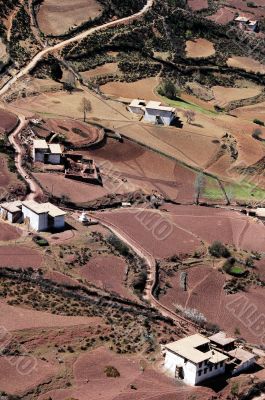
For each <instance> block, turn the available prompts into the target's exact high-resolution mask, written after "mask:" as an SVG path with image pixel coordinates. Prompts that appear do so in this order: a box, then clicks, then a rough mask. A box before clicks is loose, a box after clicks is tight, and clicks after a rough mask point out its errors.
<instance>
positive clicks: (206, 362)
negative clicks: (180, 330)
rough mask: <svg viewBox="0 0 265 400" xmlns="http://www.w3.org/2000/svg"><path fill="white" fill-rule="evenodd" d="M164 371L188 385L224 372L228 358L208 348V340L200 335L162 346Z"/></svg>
mask: <svg viewBox="0 0 265 400" xmlns="http://www.w3.org/2000/svg"><path fill="white" fill-rule="evenodd" d="M164 355H165V364H164V365H165V369H166V370H167V372H169V373H170V375H172V376H174V377H175V378H178V379H181V380H183V382H185V383H186V384H188V385H193V386H194V385H197V384H198V383H200V382H202V381H205V380H206V379H209V378H212V377H214V376H216V375H220V374H223V373H224V372H225V361H226V360H227V359H228V356H226V355H224V354H222V353H220V352H219V351H217V350H214V349H212V348H211V347H210V340H209V339H208V338H206V337H204V336H202V335H200V334H195V335H192V336H188V337H186V338H184V339H180V340H177V341H176V342H172V343H169V344H167V345H165V346H164Z"/></svg>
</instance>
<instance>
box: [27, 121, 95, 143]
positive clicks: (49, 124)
mask: <svg viewBox="0 0 265 400" xmlns="http://www.w3.org/2000/svg"><path fill="white" fill-rule="evenodd" d="M34 131H35V132H36V133H37V134H38V136H41V137H44V138H45V137H47V136H48V135H50V133H51V132H54V133H58V134H60V135H62V136H64V137H65V138H66V140H67V141H68V142H69V143H71V144H72V145H73V146H82V145H87V144H92V143H95V142H97V141H98V140H99V139H100V138H101V137H102V132H101V130H100V129H99V128H98V127H96V126H93V125H88V124H85V123H83V122H79V121H75V120H72V119H70V118H69V119H48V120H46V121H45V122H44V123H42V125H41V127H36V128H34Z"/></svg>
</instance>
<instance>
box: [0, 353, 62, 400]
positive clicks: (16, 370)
mask: <svg viewBox="0 0 265 400" xmlns="http://www.w3.org/2000/svg"><path fill="white" fill-rule="evenodd" d="M0 370H1V375H0V390H1V391H3V392H6V393H8V394H11V395H18V394H23V393H25V392H28V391H30V390H31V389H34V388H35V387H36V386H38V385H40V384H41V383H43V382H45V381H47V380H50V379H51V378H52V377H53V376H54V375H56V373H57V372H58V367H57V366H56V365H52V364H51V363H49V362H47V361H43V360H39V359H37V358H35V357H30V356H20V357H14V356H2V357H0ZM10 377H12V379H10Z"/></svg>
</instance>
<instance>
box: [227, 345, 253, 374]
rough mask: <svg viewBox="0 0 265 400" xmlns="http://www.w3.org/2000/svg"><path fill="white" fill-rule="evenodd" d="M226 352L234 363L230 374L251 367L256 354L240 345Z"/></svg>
mask: <svg viewBox="0 0 265 400" xmlns="http://www.w3.org/2000/svg"><path fill="white" fill-rule="evenodd" d="M228 354H229V356H230V357H231V359H232V360H231V362H232V363H233V364H234V368H233V371H232V375H236V374H239V373H240V372H242V371H245V370H247V369H249V368H251V367H253V366H254V365H255V363H256V356H255V355H254V354H253V353H250V352H249V351H246V350H244V349H242V348H241V347H237V348H235V349H234V350H231V351H229V353H228Z"/></svg>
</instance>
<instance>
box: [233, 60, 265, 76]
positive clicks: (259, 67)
mask: <svg viewBox="0 0 265 400" xmlns="http://www.w3.org/2000/svg"><path fill="white" fill-rule="evenodd" d="M227 65H228V66H229V67H234V68H240V69H244V70H245V71H247V72H255V73H257V72H259V73H260V74H265V65H263V64H261V63H260V62H259V61H257V60H254V59H253V58H250V57H230V58H228V60H227Z"/></svg>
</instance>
